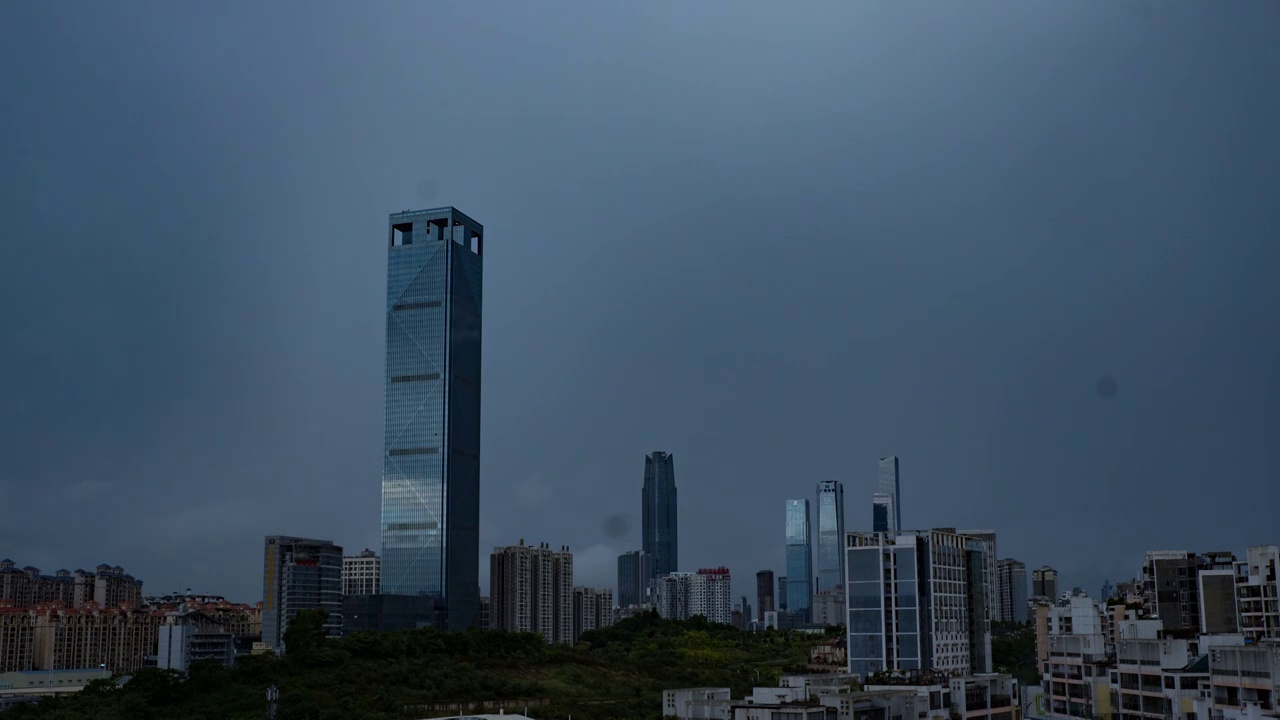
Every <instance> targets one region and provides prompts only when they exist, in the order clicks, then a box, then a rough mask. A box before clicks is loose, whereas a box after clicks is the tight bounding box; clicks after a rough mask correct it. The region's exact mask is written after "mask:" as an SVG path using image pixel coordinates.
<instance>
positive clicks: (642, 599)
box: [618, 550, 653, 608]
mask: <svg viewBox="0 0 1280 720" xmlns="http://www.w3.org/2000/svg"><path fill="white" fill-rule="evenodd" d="M651 560H652V558H650V557H649V554H648V553H646V552H645V551H643V550H632V551H630V552H625V553H623V554H621V555H619V556H618V607H624V608H625V607H634V606H637V605H642V604H646V603H648V602H649V597H648V594H649V593H648V590H649V583H650V582H652V580H653V569H652V567H651V564H652V563H651V562H650V561H651Z"/></svg>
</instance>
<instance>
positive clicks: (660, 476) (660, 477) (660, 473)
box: [640, 451, 680, 577]
mask: <svg viewBox="0 0 1280 720" xmlns="http://www.w3.org/2000/svg"><path fill="white" fill-rule="evenodd" d="M641 499H642V501H643V506H642V508H641V513H640V514H641V525H642V527H641V549H642V550H643V551H644V552H645V554H647V555H648V556H649V557H650V571H651V572H652V573H653V575H652V576H651V577H662V576H663V575H669V574H671V573H673V572H676V571H678V570H679V569H680V568H679V565H680V551H679V544H678V542H677V530H678V528H677V527H676V467H675V458H674V457H672V456H671V455H669V454H667V453H665V452H661V451H658V452H652V453H649V454H648V455H646V456H645V458H644V489H643V490H642V491H641Z"/></svg>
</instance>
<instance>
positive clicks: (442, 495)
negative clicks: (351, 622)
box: [382, 207, 484, 630]
mask: <svg viewBox="0 0 1280 720" xmlns="http://www.w3.org/2000/svg"><path fill="white" fill-rule="evenodd" d="M388 232H389V237H388V251H387V310H386V313H387V314H386V328H387V331H386V337H387V346H386V347H387V365H386V414H385V422H386V425H385V438H384V455H383V471H382V592H383V593H386V594H389V595H408V596H417V597H419V598H425V599H427V600H428V601H430V602H431V603H433V604H434V605H435V607H436V610H437V614H436V618H437V620H436V622H438V624H439V625H441V626H442V628H444V629H450V630H461V629H466V628H469V627H472V626H474V625H475V624H476V623H477V622H478V620H479V616H480V596H479V591H478V588H479V569H480V568H479V558H480V536H479V526H480V330H481V318H482V312H481V297H482V293H481V277H482V268H483V261H482V256H483V254H484V239H483V238H484V228H483V227H482V226H481V225H480V223H477V222H476V221H475V220H472V219H471V218H469V217H467V216H466V215H464V214H462V213H461V212H459V211H458V210H456V209H454V208H452V207H444V208H436V209H433V210H419V211H406V212H402V213H394V214H392V215H391V217H390V222H389V228H388Z"/></svg>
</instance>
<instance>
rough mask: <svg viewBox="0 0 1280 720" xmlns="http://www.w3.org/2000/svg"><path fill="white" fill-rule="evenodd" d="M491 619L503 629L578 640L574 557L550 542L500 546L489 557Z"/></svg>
mask: <svg viewBox="0 0 1280 720" xmlns="http://www.w3.org/2000/svg"><path fill="white" fill-rule="evenodd" d="M489 586H490V592H489V614H490V623H491V624H492V626H493V627H494V628H496V629H499V630H509V631H511V632H537V633H542V636H543V637H544V638H546V641H547V642H548V643H572V642H573V641H574V634H573V555H572V554H571V553H570V552H569V548H567V547H562V548H560V550H559V551H556V550H552V549H551V548H550V546H548V545H547V544H546V543H542V544H540V545H539V546H538V547H532V546H528V545H525V544H524V541H523V540H522V541H520V544H519V545H512V546H510V547H505V548H494V550H493V554H492V555H490V556H489Z"/></svg>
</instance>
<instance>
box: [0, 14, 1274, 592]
mask: <svg viewBox="0 0 1280 720" xmlns="http://www.w3.org/2000/svg"><path fill="white" fill-rule="evenodd" d="M262 5H263V4H260V3H244V2H242V3H218V4H214V5H208V6H196V5H192V4H189V3H184V4H174V3H145V2H134V3H127V4H100V3H81V4H71V3H52V4H38V3H7V4H4V5H2V6H0V63H2V64H3V67H5V68H7V69H8V70H9V72H8V73H6V75H5V80H6V82H5V86H4V91H3V95H2V97H3V103H4V105H3V110H4V111H3V112H2V113H0V203H2V205H0V209H3V223H4V234H3V238H4V241H3V253H2V254H0V301H2V302H3V307H4V310H5V312H4V313H3V316H2V317H3V320H0V322H2V323H3V324H2V325H0V338H3V349H2V352H0V362H2V363H3V365H2V366H0V370H2V371H0V398H3V402H0V555H4V556H11V557H12V558H13V559H14V560H16V561H18V562H20V563H23V564H26V563H31V564H35V565H37V566H39V567H41V568H43V569H45V570H47V571H52V570H55V569H58V568H59V567H66V568H68V569H75V568H76V567H89V566H91V565H95V564H97V563H99V562H104V561H105V562H110V563H112V564H116V563H119V564H122V565H124V566H125V568H126V569H128V570H129V571H131V572H133V573H134V574H136V575H138V576H139V577H142V578H143V579H144V580H145V581H146V583H147V585H146V587H147V588H148V590H151V591H156V592H160V591H167V590H171V589H175V588H185V587H192V588H194V589H198V590H201V591H207V592H218V593H223V594H227V595H229V596H232V597H234V598H237V599H246V600H252V599H256V598H258V597H259V596H260V593H261V567H260V564H261V547H260V545H261V539H262V536H263V535H266V534H269V533H289V534H302V535H315V536H322V537H326V538H332V539H333V540H335V541H337V542H339V543H342V544H344V545H346V546H347V547H348V548H350V549H351V550H353V551H358V550H360V549H361V548H362V547H365V546H368V547H376V546H377V542H378V526H377V522H378V507H379V483H380V477H379V473H380V468H381V451H382V445H381V438H382V435H381V432H382V382H383V378H382V363H383V316H382V310H383V307H382V304H383V302H384V292H385V268H386V257H385V248H384V245H383V243H384V233H385V223H386V216H387V214H388V213H390V212H393V211H398V210H403V209H406V208H419V207H427V206H437V205H446V204H449V205H456V206H457V207H459V208H460V209H462V210H463V211H464V212H466V213H468V214H469V215H471V216H473V217H475V218H476V219H477V220H479V221H480V222H482V223H484V225H485V231H486V234H485V238H486V267H485V274H486V277H485V294H486V297H485V325H484V342H485V367H484V373H485V376H484V444H483V457H482V472H483V488H482V510H481V514H482V529H481V543H482V554H483V555H485V556H487V551H488V549H490V548H491V547H492V546H493V545H497V544H510V543H514V542H516V541H518V540H519V539H521V538H524V539H525V540H527V541H529V542H539V541H546V542H548V543H550V544H552V545H555V546H558V545H562V544H567V545H569V546H571V548H573V549H574V550H575V551H577V553H578V560H577V562H578V576H579V581H580V582H581V583H590V584H601V585H608V586H612V584H613V582H614V567H615V566H614V558H615V556H616V555H617V553H619V552H621V551H623V550H626V549H631V548H634V547H638V546H639V542H640V538H639V527H638V521H639V501H640V486H641V481H642V477H643V456H644V453H645V452H648V451H651V450H655V449H663V450H668V451H670V452H672V453H674V455H675V462H676V473H677V481H678V484H679V487H680V518H681V541H680V547H681V565H682V566H683V567H685V568H689V569H694V568H697V567H699V566H708V565H721V564H725V565H728V566H729V567H730V568H731V569H732V571H733V572H734V574H735V576H736V577H737V578H738V581H737V583H736V585H737V589H738V592H739V593H744V592H749V593H751V594H753V595H754V585H753V584H752V583H751V582H750V577H749V576H750V575H752V574H754V573H755V571H756V570H759V569H762V568H772V569H774V570H775V571H778V572H779V574H781V572H782V570H783V501H784V500H785V499H787V498H789V497H809V498H812V497H813V494H814V490H815V485H816V484H817V482H818V481H820V480H827V479H837V480H842V481H843V482H844V483H845V488H846V495H847V499H848V517H849V526H850V528H851V529H866V528H868V527H869V525H870V518H871V513H870V497H871V493H872V492H873V491H874V485H875V474H876V459H877V458H878V457H880V456H881V455H885V454H897V455H899V456H900V457H901V458H902V468H903V470H902V472H903V474H902V487H903V495H904V498H903V505H904V512H903V516H904V522H905V524H906V525H907V526H908V527H933V526H958V527H965V526H969V527H990V528H995V529H996V530H997V531H998V532H999V537H1000V541H999V542H1000V553H1001V555H1005V556H1013V557H1017V558H1019V559H1021V560H1023V561H1024V562H1026V563H1027V564H1028V566H1038V565H1040V564H1044V563H1049V564H1052V565H1054V566H1056V567H1058V568H1059V569H1060V570H1061V571H1062V572H1063V574H1064V576H1065V577H1064V581H1065V583H1066V584H1067V585H1084V586H1086V587H1087V588H1088V589H1090V590H1094V591H1096V588H1097V586H1098V585H1099V584H1100V583H1101V581H1102V579H1103V578H1104V577H1109V578H1111V579H1112V580H1117V579H1121V578H1126V577H1130V576H1132V575H1133V574H1134V573H1136V572H1137V571H1138V570H1139V568H1140V564H1141V559H1142V553H1143V551H1145V550H1147V549H1152V548H1178V549H1190V550H1210V549H1215V550H1216V549H1226V550H1233V551H1236V552H1242V551H1243V550H1244V548H1245V547H1246V546H1247V545H1250V544H1263V543H1274V542H1277V541H1280V537H1277V533H1276V527H1277V526H1276V522H1275V511H1276V498H1277V491H1276V489H1275V487H1276V484H1277V479H1278V478H1277V472H1278V463H1277V457H1278V455H1280V449H1278V448H1280V444H1278V443H1277V437H1280V420H1278V419H1277V410H1276V407H1277V401H1278V400H1280V377H1278V375H1280V371H1278V369H1277V368H1280V337H1278V336H1277V333H1276V325H1277V321H1276V314H1277V309H1280V289H1278V288H1277V283H1276V273H1277V267H1280V249H1277V245H1276V239H1277V238H1280V202H1278V201H1277V198H1280V162H1278V160H1280V134H1278V133H1277V132H1276V128H1277V127H1280V84H1277V83H1276V81H1275V78H1276V77H1277V73H1280V46H1277V44H1276V43H1275V42H1274V38H1273V37H1272V36H1273V34H1274V30H1275V28H1276V27H1280V5H1278V4H1276V3H1274V2H1270V1H1269V0H1255V1H1250V0H1241V1H1240V2H1232V3H1190V2H1154V1H1151V2H1140V1H1130V2H1093V3H1085V2H1062V3H1008V2H992V3H984V2H966V3H896V2H870V1H867V2H854V3H847V2H833V3H825V4H824V3H805V4H800V5H787V4H781V3H773V2H735V3H686V2H646V3H623V2H591V3H561V4H552V5H535V4H527V3H483V4H476V3H447V2H434V3H404V4H394V3H390V2H383V3H374V4H338V3H273V4H267V6H266V7H263V6H262ZM1104 375H1105V376H1111V377H1114V378H1115V380H1116V383H1117V387H1118V393H1117V394H1116V396H1115V397H1114V398H1111V399H1104V398H1102V397H1100V396H1099V394H1098V393H1097V392H1096V390H1095V388H1096V384H1097V382H1098V379H1099V377H1100V376H1104ZM614 515H621V516H622V518H623V519H624V522H621V523H619V522H616V521H614V522H607V520H608V519H609V518H610V517H611V516H614ZM618 530H622V532H621V534H619V533H618V532H617V531H618ZM486 575H487V563H486V564H484V566H483V567H482V577H483V576H486Z"/></svg>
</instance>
